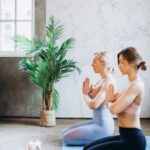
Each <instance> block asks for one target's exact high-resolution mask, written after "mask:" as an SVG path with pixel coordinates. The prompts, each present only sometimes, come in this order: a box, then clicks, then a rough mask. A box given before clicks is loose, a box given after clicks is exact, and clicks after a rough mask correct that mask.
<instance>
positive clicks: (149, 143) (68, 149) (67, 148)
mask: <svg viewBox="0 0 150 150" xmlns="http://www.w3.org/2000/svg"><path fill="white" fill-rule="evenodd" d="M146 141H147V146H146V150H150V136H146ZM62 150H83V147H81V146H66V145H65V144H63V145H62Z"/></svg>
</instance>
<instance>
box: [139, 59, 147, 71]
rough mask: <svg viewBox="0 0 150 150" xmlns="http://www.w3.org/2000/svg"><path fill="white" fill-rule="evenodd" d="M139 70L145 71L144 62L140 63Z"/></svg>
mask: <svg viewBox="0 0 150 150" xmlns="http://www.w3.org/2000/svg"><path fill="white" fill-rule="evenodd" d="M139 68H140V69H141V70H143V71H145V70H146V69H147V66H146V62H145V61H141V62H140V64H139Z"/></svg>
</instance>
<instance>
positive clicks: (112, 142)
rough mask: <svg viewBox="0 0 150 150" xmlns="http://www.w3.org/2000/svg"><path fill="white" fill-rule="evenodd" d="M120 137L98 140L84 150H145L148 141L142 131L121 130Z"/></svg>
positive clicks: (134, 129)
mask: <svg viewBox="0 0 150 150" xmlns="http://www.w3.org/2000/svg"><path fill="white" fill-rule="evenodd" d="M119 131H120V135H117V136H110V137H106V138H103V139H99V140H96V141H94V142H91V143H89V144H87V145H86V146H84V150H145V148H146V140H145V136H144V134H143V133H142V131H141V130H140V129H137V128H121V127H120V128H119Z"/></svg>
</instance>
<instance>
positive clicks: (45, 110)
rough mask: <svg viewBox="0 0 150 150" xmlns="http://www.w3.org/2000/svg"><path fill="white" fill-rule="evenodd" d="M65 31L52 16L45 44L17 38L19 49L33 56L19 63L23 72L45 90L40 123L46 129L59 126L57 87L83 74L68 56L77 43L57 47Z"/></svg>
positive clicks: (19, 36) (70, 40)
mask: <svg viewBox="0 0 150 150" xmlns="http://www.w3.org/2000/svg"><path fill="white" fill-rule="evenodd" d="M63 29H64V27H63V25H60V21H58V20H56V19H55V18H54V17H53V16H51V17H50V18H49V22H48V25H47V26H46V39H45V40H44V41H40V40H38V39H36V38H33V39H31V40H30V39H28V38H26V37H25V36H21V35H17V36H15V38H14V40H15V42H16V45H17V48H19V49H22V50H24V51H25V53H26V54H27V55H29V56H30V57H28V58H25V59H22V60H21V61H20V62H19V68H20V69H21V70H25V71H26V72H27V74H28V75H29V78H30V79H31V81H32V82H33V83H34V84H36V85H38V86H39V87H40V88H41V92H42V109H41V111H40V123H41V125H42V126H54V125H55V124H56V117H55V112H56V111H57V110H58V106H59V100H60V97H59V93H58V91H57V90H56V88H55V84H56V83H57V82H58V81H60V79H62V78H63V77H66V76H68V73H70V72H73V71H74V70H77V71H78V72H80V69H79V68H78V67H77V66H76V62H75V61H74V60H73V59H68V58H66V54H67V52H68V50H70V49H72V48H73V46H74V44H75V40H74V39H73V38H68V39H67V40H65V41H64V42H63V43H62V44H61V45H60V46H57V43H56V42H57V40H58V39H60V38H61V36H62V34H63Z"/></svg>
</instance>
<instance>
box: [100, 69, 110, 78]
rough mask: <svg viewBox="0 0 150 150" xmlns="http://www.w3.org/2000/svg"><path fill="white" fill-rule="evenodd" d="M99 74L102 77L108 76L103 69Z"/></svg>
mask: <svg viewBox="0 0 150 150" xmlns="http://www.w3.org/2000/svg"><path fill="white" fill-rule="evenodd" d="M99 74H100V76H101V78H102V79H105V78H106V77H107V76H108V73H107V72H105V71H104V72H100V73H99Z"/></svg>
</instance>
